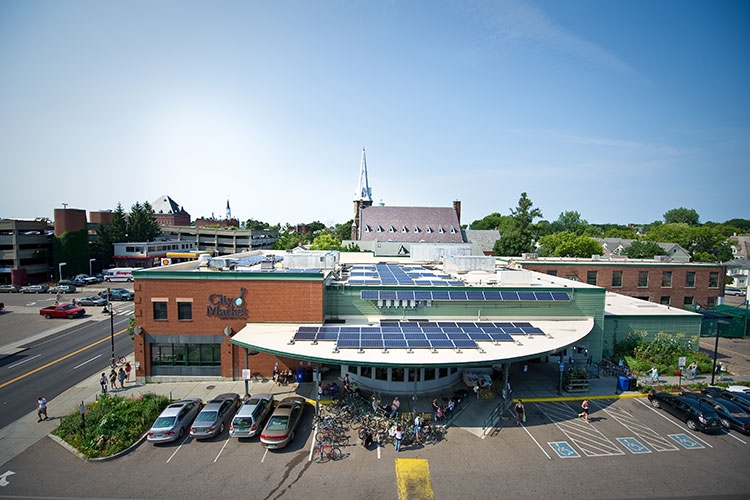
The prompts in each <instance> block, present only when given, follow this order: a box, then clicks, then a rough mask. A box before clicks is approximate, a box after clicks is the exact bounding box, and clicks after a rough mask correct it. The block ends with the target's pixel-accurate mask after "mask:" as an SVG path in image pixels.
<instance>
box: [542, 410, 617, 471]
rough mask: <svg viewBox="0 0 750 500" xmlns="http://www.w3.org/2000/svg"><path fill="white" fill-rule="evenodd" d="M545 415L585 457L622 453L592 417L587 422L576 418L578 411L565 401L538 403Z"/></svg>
mask: <svg viewBox="0 0 750 500" xmlns="http://www.w3.org/2000/svg"><path fill="white" fill-rule="evenodd" d="M538 407H539V409H540V410H541V411H542V413H544V414H545V415H546V417H547V418H548V419H549V420H550V421H551V422H553V423H554V424H555V426H557V428H558V429H560V430H561V431H562V432H563V434H565V436H566V437H567V438H568V439H569V440H570V441H571V442H572V443H573V444H574V445H575V446H576V447H577V448H578V449H579V450H581V451H582V452H583V454H584V455H586V456H587V457H608V456H613V455H624V454H625V452H624V451H622V450H621V449H620V448H619V447H618V446H617V444H616V443H614V442H612V441H611V440H610V439H609V438H608V437H606V436H605V435H604V434H602V433H601V431H599V429H597V428H596V424H595V423H594V419H592V421H591V422H590V423H587V422H586V421H585V420H584V419H583V418H578V417H577V415H578V412H577V411H575V410H573V408H571V407H570V406H569V405H568V404H567V403H566V402H563V401H558V402H550V403H545V404H543V405H538Z"/></svg>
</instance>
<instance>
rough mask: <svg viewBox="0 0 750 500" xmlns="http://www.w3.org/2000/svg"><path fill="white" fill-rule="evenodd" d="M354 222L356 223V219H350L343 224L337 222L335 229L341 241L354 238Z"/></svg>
mask: <svg viewBox="0 0 750 500" xmlns="http://www.w3.org/2000/svg"><path fill="white" fill-rule="evenodd" d="M352 224H354V219H349V220H348V221H347V222H345V223H343V224H336V226H335V227H334V229H333V231H334V233H335V235H336V238H338V239H339V241H344V240H350V239H351V238H352Z"/></svg>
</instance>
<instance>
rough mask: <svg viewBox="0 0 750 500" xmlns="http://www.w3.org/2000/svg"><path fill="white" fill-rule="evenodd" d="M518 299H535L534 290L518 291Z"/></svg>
mask: <svg viewBox="0 0 750 500" xmlns="http://www.w3.org/2000/svg"><path fill="white" fill-rule="evenodd" d="M518 299H519V300H529V301H530V300H536V295H535V294H534V292H518Z"/></svg>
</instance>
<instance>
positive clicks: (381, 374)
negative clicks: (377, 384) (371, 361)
mask: <svg viewBox="0 0 750 500" xmlns="http://www.w3.org/2000/svg"><path fill="white" fill-rule="evenodd" d="M375 380H388V368H384V367H382V366H378V367H376V368H375Z"/></svg>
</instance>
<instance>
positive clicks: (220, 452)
mask: <svg viewBox="0 0 750 500" xmlns="http://www.w3.org/2000/svg"><path fill="white" fill-rule="evenodd" d="M228 444H229V439H226V440H225V441H224V446H222V447H221V449H220V450H219V454H218V455H216V458H214V463H216V462H217V461H218V460H219V457H220V456H221V454H222V452H223V451H224V448H226V447H227V445H228Z"/></svg>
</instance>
